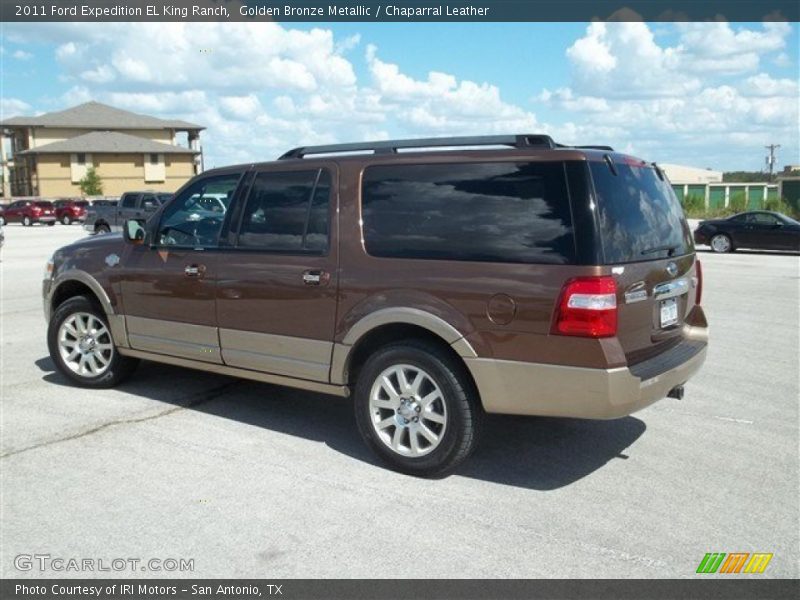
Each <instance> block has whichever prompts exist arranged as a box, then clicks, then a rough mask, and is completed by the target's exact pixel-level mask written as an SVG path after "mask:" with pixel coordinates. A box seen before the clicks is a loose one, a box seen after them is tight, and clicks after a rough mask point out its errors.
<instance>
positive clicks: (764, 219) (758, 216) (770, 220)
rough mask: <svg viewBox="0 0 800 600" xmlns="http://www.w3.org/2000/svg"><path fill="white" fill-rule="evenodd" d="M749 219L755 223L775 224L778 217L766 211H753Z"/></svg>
mask: <svg viewBox="0 0 800 600" xmlns="http://www.w3.org/2000/svg"><path fill="white" fill-rule="evenodd" d="M749 221H750V222H751V223H753V224H755V225H777V224H778V219H776V218H775V217H773V216H772V215H768V214H767V213H753V214H751V215H750V219H749Z"/></svg>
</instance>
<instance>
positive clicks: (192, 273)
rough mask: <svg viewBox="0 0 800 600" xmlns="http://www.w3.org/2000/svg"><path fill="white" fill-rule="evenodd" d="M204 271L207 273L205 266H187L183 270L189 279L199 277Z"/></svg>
mask: <svg viewBox="0 0 800 600" xmlns="http://www.w3.org/2000/svg"><path fill="white" fill-rule="evenodd" d="M203 271H205V267H203V265H186V268H185V269H184V270H183V272H184V273H185V274H186V276H187V277H199V276H200V274H201V273H202V272H203Z"/></svg>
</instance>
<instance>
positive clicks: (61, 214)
mask: <svg viewBox="0 0 800 600" xmlns="http://www.w3.org/2000/svg"><path fill="white" fill-rule="evenodd" d="M53 207H54V208H55V211H56V220H58V221H60V222H61V223H63V224H64V225H71V224H72V223H75V222H79V223H80V222H82V221H84V220H85V219H86V211H87V209H88V208H89V202H88V201H86V200H57V201H55V202H53Z"/></svg>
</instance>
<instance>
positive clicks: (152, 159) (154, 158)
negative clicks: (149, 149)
mask: <svg viewBox="0 0 800 600" xmlns="http://www.w3.org/2000/svg"><path fill="white" fill-rule="evenodd" d="M158 163H159V160H158V154H151V155H150V164H151V165H157V164H158Z"/></svg>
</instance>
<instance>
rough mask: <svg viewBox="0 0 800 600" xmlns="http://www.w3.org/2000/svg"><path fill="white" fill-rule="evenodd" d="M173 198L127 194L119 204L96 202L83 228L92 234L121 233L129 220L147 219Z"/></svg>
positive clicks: (152, 194)
mask: <svg viewBox="0 0 800 600" xmlns="http://www.w3.org/2000/svg"><path fill="white" fill-rule="evenodd" d="M171 197H172V194H164V193H158V192H125V193H124V194H122V197H121V198H120V200H119V203H118V204H113V205H105V204H99V202H100V201H98V202H95V203H94V204H93V205H92V206H91V207H90V208H89V210H88V211H87V213H86V220H85V221H84V222H83V228H84V229H85V230H86V231H89V232H91V233H108V232H110V231H120V230H121V229H122V224H123V223H124V222H125V221H126V220H127V219H146V218H147V217H149V216H150V215H151V214H153V213H154V212H155V211H156V210H157V209H158V207H159V206H161V205H162V204H163V203H164V202H166V201H167V200H169V199H170V198H171Z"/></svg>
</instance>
